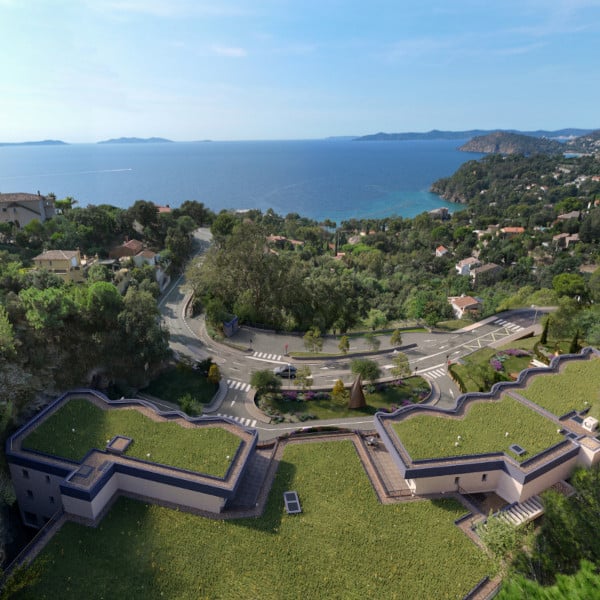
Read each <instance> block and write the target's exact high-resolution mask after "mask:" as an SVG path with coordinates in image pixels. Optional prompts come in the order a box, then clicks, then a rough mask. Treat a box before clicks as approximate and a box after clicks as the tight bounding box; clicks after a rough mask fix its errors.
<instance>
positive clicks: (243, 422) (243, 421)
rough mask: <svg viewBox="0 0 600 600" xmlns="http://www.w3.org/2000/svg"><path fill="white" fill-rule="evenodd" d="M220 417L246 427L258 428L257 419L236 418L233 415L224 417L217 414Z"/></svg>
mask: <svg viewBox="0 0 600 600" xmlns="http://www.w3.org/2000/svg"><path fill="white" fill-rule="evenodd" d="M217 416H218V417H225V418H226V419H231V420H232V421H235V422H236V423H239V424H240V425H243V426H244V427H256V419H248V418H246V417H234V416H233V415H224V414H222V413H217Z"/></svg>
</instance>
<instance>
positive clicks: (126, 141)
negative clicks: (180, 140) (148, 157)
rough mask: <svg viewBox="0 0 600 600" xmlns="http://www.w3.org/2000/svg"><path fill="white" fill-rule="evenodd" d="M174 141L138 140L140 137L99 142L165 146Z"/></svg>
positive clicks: (156, 138)
mask: <svg viewBox="0 0 600 600" xmlns="http://www.w3.org/2000/svg"><path fill="white" fill-rule="evenodd" d="M172 142H173V140H168V139H166V138H161V137H150V138H138V137H120V138H111V139H109V140H103V141H101V142H97V143H98V144H165V143H172Z"/></svg>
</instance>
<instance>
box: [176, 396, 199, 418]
mask: <svg viewBox="0 0 600 600" xmlns="http://www.w3.org/2000/svg"><path fill="white" fill-rule="evenodd" d="M177 404H179V406H180V407H181V410H182V411H183V412H184V413H186V414H188V415H190V416H191V417H195V416H196V415H199V414H202V405H201V403H200V402H198V400H196V399H195V398H194V397H193V396H192V395H191V394H190V393H189V392H187V393H186V394H184V395H183V396H181V398H179V399H178V400H177Z"/></svg>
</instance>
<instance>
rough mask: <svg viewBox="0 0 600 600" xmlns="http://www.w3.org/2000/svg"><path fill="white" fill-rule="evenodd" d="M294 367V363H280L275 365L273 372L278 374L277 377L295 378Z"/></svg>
mask: <svg viewBox="0 0 600 600" xmlns="http://www.w3.org/2000/svg"><path fill="white" fill-rule="evenodd" d="M296 371H297V369H296V367H295V366H294V365H290V364H287V365H282V366H281V367H275V368H274V369H273V373H275V375H279V377H286V378H289V379H296Z"/></svg>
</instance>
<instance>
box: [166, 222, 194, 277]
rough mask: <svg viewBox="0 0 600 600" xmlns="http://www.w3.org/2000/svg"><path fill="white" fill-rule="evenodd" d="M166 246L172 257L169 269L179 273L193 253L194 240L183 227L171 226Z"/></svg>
mask: <svg viewBox="0 0 600 600" xmlns="http://www.w3.org/2000/svg"><path fill="white" fill-rule="evenodd" d="M182 218H184V217H182ZM165 248H166V249H167V250H168V251H169V257H170V259H171V262H170V265H169V270H170V271H171V273H177V272H178V271H179V270H180V269H181V267H182V266H183V265H184V264H185V262H186V260H187V259H188V257H189V256H190V254H191V251H192V240H191V238H190V236H189V234H188V233H186V232H185V231H183V230H182V229H179V228H171V229H169V230H168V232H167V237H166V238H165Z"/></svg>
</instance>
